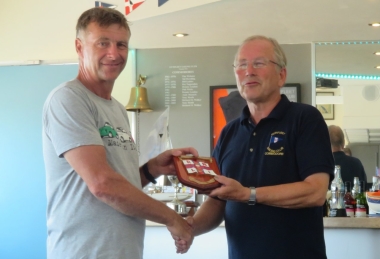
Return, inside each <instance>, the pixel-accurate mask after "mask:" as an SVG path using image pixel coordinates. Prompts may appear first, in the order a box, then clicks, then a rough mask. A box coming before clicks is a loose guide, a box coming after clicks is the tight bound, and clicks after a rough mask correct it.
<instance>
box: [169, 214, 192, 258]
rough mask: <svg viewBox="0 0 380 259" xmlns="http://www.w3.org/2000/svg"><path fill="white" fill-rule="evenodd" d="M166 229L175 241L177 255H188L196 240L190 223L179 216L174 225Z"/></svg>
mask: <svg viewBox="0 0 380 259" xmlns="http://www.w3.org/2000/svg"><path fill="white" fill-rule="evenodd" d="M166 227H167V228H168V230H169V231H170V233H171V235H172V237H173V239H174V243H175V246H176V248H177V253H180V254H184V253H186V252H187V251H188V250H189V248H190V246H191V244H192V243H193V239H194V235H193V231H192V228H191V226H190V225H189V224H188V222H187V221H186V220H184V219H183V218H182V217H181V216H179V215H178V217H177V218H176V219H175V220H174V222H173V225H170V226H169V225H167V226H166Z"/></svg>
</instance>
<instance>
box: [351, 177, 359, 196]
mask: <svg viewBox="0 0 380 259" xmlns="http://www.w3.org/2000/svg"><path fill="white" fill-rule="evenodd" d="M358 192H359V177H354V186H353V187H352V191H351V195H352V197H354V199H356V194H357V193H358Z"/></svg>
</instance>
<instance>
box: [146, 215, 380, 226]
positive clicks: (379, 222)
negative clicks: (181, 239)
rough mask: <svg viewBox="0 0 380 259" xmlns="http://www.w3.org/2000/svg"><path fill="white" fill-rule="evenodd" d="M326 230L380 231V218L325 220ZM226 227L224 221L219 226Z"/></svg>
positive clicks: (150, 222) (148, 224)
mask: <svg viewBox="0 0 380 259" xmlns="http://www.w3.org/2000/svg"><path fill="white" fill-rule="evenodd" d="M323 225H324V226H325V228H373V229H376V228H377V229H380V218H368V217H366V218H350V217H347V218H329V217H325V218H323ZM146 226H147V227H164V225H162V224H159V223H155V222H152V221H149V220H147V221H146ZM219 227H224V221H223V222H222V223H221V224H220V225H219Z"/></svg>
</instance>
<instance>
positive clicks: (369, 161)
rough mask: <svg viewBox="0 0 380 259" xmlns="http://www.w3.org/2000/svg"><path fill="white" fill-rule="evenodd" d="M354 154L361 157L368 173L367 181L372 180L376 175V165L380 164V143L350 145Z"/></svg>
mask: <svg viewBox="0 0 380 259" xmlns="http://www.w3.org/2000/svg"><path fill="white" fill-rule="evenodd" d="M350 149H351V152H352V156H354V157H357V158H359V159H360V161H361V162H362V164H363V166H364V170H365V173H366V175H367V181H368V182H372V176H374V175H376V166H379V165H378V163H379V145H352V146H351V145H350Z"/></svg>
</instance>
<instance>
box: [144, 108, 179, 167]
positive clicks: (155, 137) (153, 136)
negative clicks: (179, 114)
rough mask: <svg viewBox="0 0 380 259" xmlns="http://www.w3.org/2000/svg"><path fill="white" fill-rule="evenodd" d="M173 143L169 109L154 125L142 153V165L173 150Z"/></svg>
mask: <svg viewBox="0 0 380 259" xmlns="http://www.w3.org/2000/svg"><path fill="white" fill-rule="evenodd" d="M172 148H173V147H172V142H171V139H170V135H169V107H168V108H167V109H166V110H165V111H164V112H163V113H162V114H161V115H160V117H159V118H158V119H157V121H156V122H155V123H154V125H153V130H152V131H151V132H150V134H149V136H148V138H147V140H146V142H145V145H144V146H143V147H142V149H141V153H140V165H142V164H144V163H145V162H147V161H149V159H151V158H153V157H155V156H157V155H159V154H160V153H162V152H164V151H165V150H168V149H172Z"/></svg>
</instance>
